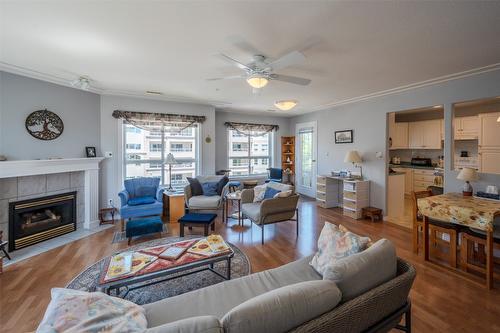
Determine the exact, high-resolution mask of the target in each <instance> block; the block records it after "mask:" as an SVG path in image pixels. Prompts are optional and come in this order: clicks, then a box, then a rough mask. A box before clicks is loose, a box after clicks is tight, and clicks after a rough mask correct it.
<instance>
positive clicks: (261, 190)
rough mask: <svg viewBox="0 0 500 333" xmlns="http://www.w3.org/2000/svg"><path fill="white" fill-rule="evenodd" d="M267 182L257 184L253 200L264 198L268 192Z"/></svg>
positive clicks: (259, 200)
mask: <svg viewBox="0 0 500 333" xmlns="http://www.w3.org/2000/svg"><path fill="white" fill-rule="evenodd" d="M266 188H267V184H264V185H257V186H255V187H254V188H253V193H254V196H253V202H261V201H262V200H264V195H265V194H266Z"/></svg>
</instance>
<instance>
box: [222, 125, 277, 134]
mask: <svg viewBox="0 0 500 333" xmlns="http://www.w3.org/2000/svg"><path fill="white" fill-rule="evenodd" d="M224 125H226V126H227V127H228V128H230V129H233V130H235V131H237V132H239V133H241V134H243V135H249V136H260V135H264V134H266V133H268V132H271V131H277V130H278V129H279V126H278V125H267V124H252V123H235V122H229V121H228V122H226V123H224Z"/></svg>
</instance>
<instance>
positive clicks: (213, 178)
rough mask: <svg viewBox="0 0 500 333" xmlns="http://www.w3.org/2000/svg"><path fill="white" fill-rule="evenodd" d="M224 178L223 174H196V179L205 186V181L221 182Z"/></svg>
mask: <svg viewBox="0 0 500 333" xmlns="http://www.w3.org/2000/svg"><path fill="white" fill-rule="evenodd" d="M222 178H224V176H223V175H207V176H202V175H200V176H196V179H198V181H199V182H200V184H201V185H202V186H203V183H206V182H219V181H220V180H221V179H222Z"/></svg>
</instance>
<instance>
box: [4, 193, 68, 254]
mask: <svg viewBox="0 0 500 333" xmlns="http://www.w3.org/2000/svg"><path fill="white" fill-rule="evenodd" d="M75 230H76V192H67V193H62V194H56V195H50V196H45V197H42V198H35V199H28V200H22V201H15V202H11V203H10V204H9V252H11V251H15V250H19V249H21V248H23V247H27V246H30V245H33V244H36V243H40V242H43V241H45V240H47V239H50V238H54V237H57V236H60V235H63V234H66V233H69V232H72V231H75Z"/></svg>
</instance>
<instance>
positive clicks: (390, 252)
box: [323, 239, 397, 302]
mask: <svg viewBox="0 0 500 333" xmlns="http://www.w3.org/2000/svg"><path fill="white" fill-rule="evenodd" d="M396 271H397V257H396V249H395V247H394V245H393V244H392V243H391V242H390V241H389V240H387V239H380V240H378V241H377V242H375V243H373V245H372V246H370V247H369V248H368V249H366V250H364V251H363V252H360V253H356V254H353V255H351V256H349V257H346V258H343V259H339V260H337V261H336V262H334V263H333V264H331V265H329V266H328V267H327V268H326V270H325V273H324V274H323V278H324V279H328V280H331V281H334V282H335V283H336V284H337V286H338V287H339V289H340V290H341V291H342V301H343V302H346V301H349V300H351V299H353V298H355V297H358V296H359V295H361V294H363V293H365V292H367V291H368V290H370V289H373V288H375V287H377V286H379V285H381V284H382V283H384V282H387V281H389V280H390V279H393V278H394V277H395V276H396Z"/></svg>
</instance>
